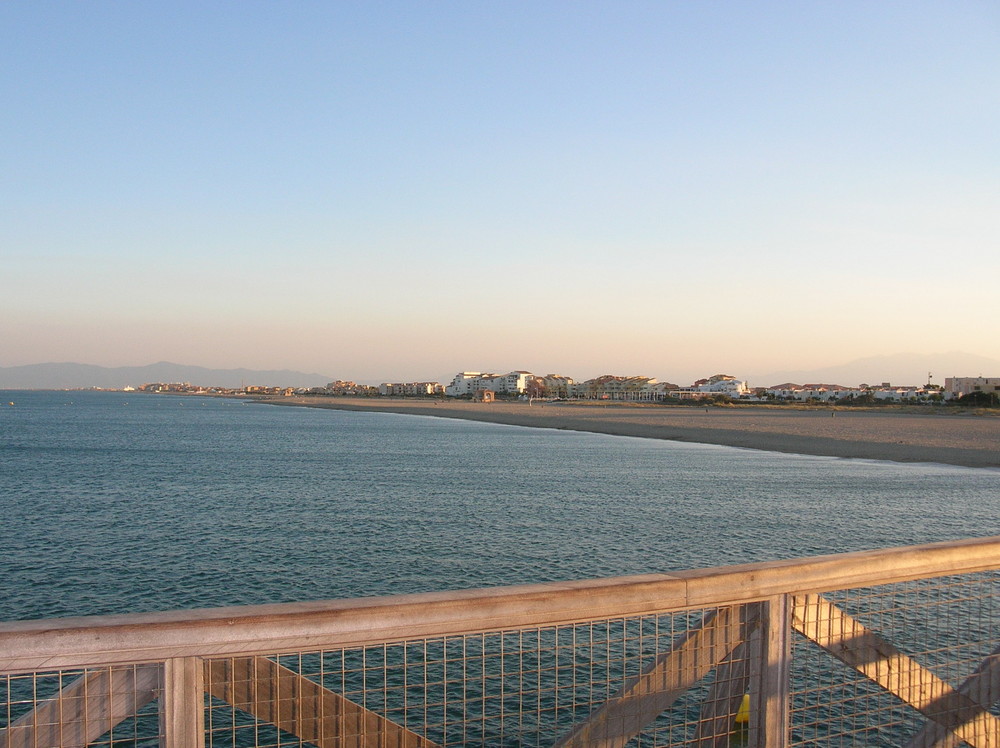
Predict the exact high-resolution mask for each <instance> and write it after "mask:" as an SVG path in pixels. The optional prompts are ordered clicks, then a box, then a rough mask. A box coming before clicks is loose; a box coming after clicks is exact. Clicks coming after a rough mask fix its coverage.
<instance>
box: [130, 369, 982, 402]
mask: <svg viewBox="0 0 1000 748" xmlns="http://www.w3.org/2000/svg"><path fill="white" fill-rule="evenodd" d="M928 380H930V375H928ZM128 389H133V388H128ZM134 389H136V390H138V391H141V392H152V393H174V394H202V395H252V396H278V397H292V396H297V397H303V396H332V397H407V398H462V399H466V400H475V401H479V402H491V401H493V400H496V399H502V400H510V399H525V400H533V399H544V400H578V401H587V400H597V401H621V402H646V403H655V402H660V403H670V402H685V401H698V402H711V403H729V402H742V403H748V404H749V403H783V402H812V403H830V404H845V405H849V404H857V405H865V404H879V403H909V404H920V403H926V404H933V403H943V402H947V401H955V400H959V399H962V398H971V399H972V400H976V399H982V400H984V401H985V402H989V401H990V400H996V399H997V398H998V397H1000V377H982V376H979V377H949V378H947V379H945V382H944V385H936V384H931V383H930V381H928V383H927V384H924V385H904V386H897V385H893V384H891V383H890V382H881V383H878V384H868V383H862V384H859V385H856V386H844V385H840V384H827V383H805V384H796V383H793V382H785V383H782V384H777V385H773V386H769V387H751V386H750V385H749V384H748V383H747V382H746V381H744V380H741V379H737V378H736V377H733V376H730V375H728V374H716V375H713V376H710V377H707V378H705V379H699V380H697V381H695V382H693V383H692V384H690V385H688V386H680V385H677V384H672V383H670V382H660V381H658V380H656V379H655V378H652V377H646V376H617V375H612V374H605V375H602V376H599V377H595V378H593V379H587V380H585V381H581V382H577V381H575V380H574V379H573V378H572V377H568V376H563V375H558V374H546V375H544V376H542V375H537V374H533V373H531V372H529V371H520V370H519V371H512V372H508V373H506V374H495V373H488V372H478V371H463V372H459V373H458V374H456V375H455V377H454V378H453V379H452V381H451V382H450V383H448V384H442V383H440V382H383V383H381V384H379V385H377V386H376V385H367V384H358V383H356V382H351V381H342V380H337V381H333V382H330V383H328V384H327V385H326V386H324V387H310V388H293V387H271V386H259V385H245V386H243V387H240V388H224V387H206V386H202V385H195V384H190V383H186V382H185V383H164V382H153V383H146V384H143V385H141V386H139V387H137V388H134ZM977 393H979V394H977Z"/></svg>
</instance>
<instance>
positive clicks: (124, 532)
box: [0, 391, 1000, 621]
mask: <svg viewBox="0 0 1000 748" xmlns="http://www.w3.org/2000/svg"><path fill="white" fill-rule="evenodd" d="M0 518H2V524H0V620H5V621H11V620H21V619H33V618H48V617H57V616H59V617H61V616H77V615H94V614H115V613H126V612H140V611H156V610H170V609H177V608H203V607H214V606H223V605H244V604H258V603H272V602H290V601H302V600H318V599H328V598H342V597H360V596H370V595H388V594H398V593H409V592H422V591H430V590H446V589H462V588H470V587H487V586H495V585H508V584H525V583H532V582H543V581H556V580H569V579H584V578H593V577H608V576H621V575H630V574H640V573H647V572H668V571H673V570H679V569H690V568H697V567H707V566H718V565H725V564H735V563H742V562H755V561H766V560H772V559H781V558H791V557H798V556H809V555H816V554H826V553H837V552H843V551H854V550H862V549H871V548H880V547H886V546H895V545H907V544H913V543H926V542H931V541H938V540H949V539H958V538H966V537H977V536H987V535H994V534H1000V470H993V469H972V468H962V467H954V466H947V465H938V464H923V463H920V464H899V463H892V462H880V461H874V460H851V459H840V458H832V457H816V456H804V455H802V456H800V455H789V454H778V453H771V452H764V451H757V450H747V449H736V448H731V447H722V446H714V445H699V444H687V443H677V442H669V441H660V440H652V439H639V438H630V437H618V436H604V435H600V434H589V433H579V432H572V431H564V430H555V429H537V428H527V427H519V426H506V425H497V424H488V423H474V422H469V421H460V420H453V419H445V418H434V417H424V416H413V415H395V414H387V413H363V412H348V411H337V410H328V409H314V408H297V407H273V406H268V405H263V404H259V403H249V402H245V401H243V400H240V399H232V398H211V397H193V396H171V395H152V394H142V393H123V392H89V391H86V392H77V391H73V392H62V391H60V392H35V391H6V392H0Z"/></svg>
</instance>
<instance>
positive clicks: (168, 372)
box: [0, 361, 332, 390]
mask: <svg viewBox="0 0 1000 748" xmlns="http://www.w3.org/2000/svg"><path fill="white" fill-rule="evenodd" d="M331 379H332V378H331V377H327V376H323V375H321V374H303V373H302V372H300V371H288V370H281V371H257V370H254V369H206V368H205V367H203V366H183V365H181V364H172V363H169V362H167V361H160V362H159V363H156V364H149V365H148V366H120V367H116V368H108V367H104V366H91V365H89V364H72V363H62V364H29V365H27V366H7V367H2V366H0V390H3V389H6V390H69V389H85V388H88V387H100V388H102V389H123V388H125V387H128V386H132V387H138V386H139V385H140V384H146V383H148V382H190V383H191V384H198V385H203V386H205V387H240V386H242V385H244V384H247V385H261V386H264V387H320V386H322V385H325V384H326V383H327V382H330V381H331Z"/></svg>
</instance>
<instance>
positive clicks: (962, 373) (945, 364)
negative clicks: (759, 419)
mask: <svg viewBox="0 0 1000 748" xmlns="http://www.w3.org/2000/svg"><path fill="white" fill-rule="evenodd" d="M928 373H929V374H930V375H931V382H932V383H933V384H942V385H943V384H944V380H945V379H946V378H948V377H978V376H980V375H981V376H984V377H1000V359H995V358H987V357H986V356H977V355H975V354H973V353H963V352H961V351H952V352H950V353H930V354H918V353H896V354H891V355H886V356H871V357H869V358H859V359H857V360H856V361H851V362H850V363H847V364H841V365H839V366H827V367H824V368H822V369H808V370H786V371H773V372H767V373H763V374H754V375H752V376H749V377H747V380H748V381H749V383H750V385H751V386H753V387H771V386H773V385H776V384H779V383H783V382H793V383H795V384H810V383H815V382H831V383H836V384H840V385H844V386H845V387H856V386H857V385H859V384H875V385H878V384H882V383H883V382H889V383H890V384H893V385H910V384H914V385H919V384H927V375H928Z"/></svg>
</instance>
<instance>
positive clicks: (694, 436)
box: [265, 397, 1000, 468]
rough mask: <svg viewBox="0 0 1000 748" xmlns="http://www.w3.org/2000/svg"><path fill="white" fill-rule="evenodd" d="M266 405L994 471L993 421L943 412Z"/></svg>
mask: <svg viewBox="0 0 1000 748" xmlns="http://www.w3.org/2000/svg"><path fill="white" fill-rule="evenodd" d="M265 402H267V403H270V404H275V405H291V406H299V407H303V406H304V407H313V408H333V409H337V410H360V411H368V412H373V413H379V412H381V413H404V414H410V415H423V416H435V417H439V418H460V419H464V420H469V421H487V422H490V423H505V424H511V425H516V426H532V427H536V428H550V429H568V430H571V431H589V432H594V433H599V434H613V435H619V436H635V437H643V438H648V439H669V440H674V441H682V442H698V443H702V444H723V445H726V446H731V447H743V448H747V449H763V450H769V451H774V452H790V453H796V454H810V455H827V456H831V457H851V458H861V459H871V460H893V461H896V462H937V463H944V464H949V465H962V466H965V467H986V468H998V467H1000V417H997V416H994V415H992V414H973V413H967V412H961V411H957V410H952V409H944V408H942V409H934V410H933V411H931V410H928V411H920V412H908V411H901V410H888V409H886V410H875V409H872V410H855V409H846V408H843V409H830V408H814V409H812V408H811V409H792V408H787V409H786V408H781V407H766V406H762V407H753V406H747V407H708V408H701V407H681V406H674V407H670V406H655V405H654V406H637V405H615V404H580V403H572V402H566V403H539V402H534V403H532V404H530V405H529V404H528V403H526V402H515V403H507V402H497V403H488V404H487V403H472V402H468V401H429V400H405V399H392V398H379V399H365V398H343V397H301V398H276V399H272V400H267V401H265Z"/></svg>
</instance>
